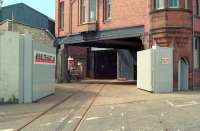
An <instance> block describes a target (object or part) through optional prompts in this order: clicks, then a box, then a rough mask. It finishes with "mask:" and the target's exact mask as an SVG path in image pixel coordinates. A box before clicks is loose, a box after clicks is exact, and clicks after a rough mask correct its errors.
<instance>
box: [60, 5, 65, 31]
mask: <svg viewBox="0 0 200 131" xmlns="http://www.w3.org/2000/svg"><path fill="white" fill-rule="evenodd" d="M64 16H65V15H64V2H61V3H60V24H59V25H60V29H62V30H63V29H64Z"/></svg>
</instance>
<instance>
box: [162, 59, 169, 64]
mask: <svg viewBox="0 0 200 131" xmlns="http://www.w3.org/2000/svg"><path fill="white" fill-rule="evenodd" d="M161 64H163V65H168V64H169V58H161Z"/></svg>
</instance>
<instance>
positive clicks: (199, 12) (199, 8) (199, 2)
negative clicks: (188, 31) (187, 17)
mask: <svg viewBox="0 0 200 131" xmlns="http://www.w3.org/2000/svg"><path fill="white" fill-rule="evenodd" d="M198 15H199V16H200V0H198Z"/></svg>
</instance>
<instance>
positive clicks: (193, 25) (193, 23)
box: [192, 0, 195, 89]
mask: <svg viewBox="0 0 200 131" xmlns="http://www.w3.org/2000/svg"><path fill="white" fill-rule="evenodd" d="M194 7H195V4H194V0H193V1H192V52H193V53H192V55H193V56H192V57H193V63H192V74H193V78H192V81H193V83H192V86H193V89H194V43H195V30H194V28H195V8H194Z"/></svg>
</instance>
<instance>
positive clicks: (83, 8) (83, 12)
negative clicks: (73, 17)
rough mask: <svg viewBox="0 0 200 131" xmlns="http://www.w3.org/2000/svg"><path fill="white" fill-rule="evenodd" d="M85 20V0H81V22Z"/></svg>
mask: <svg viewBox="0 0 200 131" xmlns="http://www.w3.org/2000/svg"><path fill="white" fill-rule="evenodd" d="M85 22H86V0H81V23H85Z"/></svg>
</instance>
